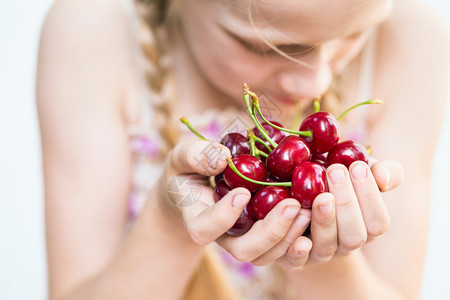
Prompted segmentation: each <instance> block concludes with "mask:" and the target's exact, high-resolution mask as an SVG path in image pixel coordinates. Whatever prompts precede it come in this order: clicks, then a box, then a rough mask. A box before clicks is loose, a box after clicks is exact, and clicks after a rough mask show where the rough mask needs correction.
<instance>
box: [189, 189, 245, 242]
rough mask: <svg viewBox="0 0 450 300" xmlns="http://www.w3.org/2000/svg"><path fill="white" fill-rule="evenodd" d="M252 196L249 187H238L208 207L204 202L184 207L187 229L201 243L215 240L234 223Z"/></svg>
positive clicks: (193, 238)
mask: <svg viewBox="0 0 450 300" xmlns="http://www.w3.org/2000/svg"><path fill="white" fill-rule="evenodd" d="M250 197H251V194H250V192H249V191H248V190H247V189H244V188H236V189H234V190H232V191H230V192H229V193H228V194H227V195H225V197H223V198H222V199H221V200H220V201H218V202H217V203H215V204H213V205H210V206H207V207H206V206H205V205H204V204H202V203H196V204H194V205H193V206H191V207H186V208H183V209H182V213H183V216H184V220H185V224H186V229H187V231H188V232H189V234H190V235H191V238H192V240H193V241H194V242H196V243H197V244H199V245H206V244H209V243H211V242H213V241H215V240H216V239H217V238H218V237H219V236H221V235H223V234H224V233H225V232H226V231H227V230H228V229H230V228H231V227H232V226H233V225H234V223H235V222H236V220H237V219H238V218H239V215H240V214H241V212H242V210H243V209H244V207H245V206H246V205H247V203H248V201H250ZM210 198H211V199H212V196H211V195H210V196H209V197H208V199H210Z"/></svg>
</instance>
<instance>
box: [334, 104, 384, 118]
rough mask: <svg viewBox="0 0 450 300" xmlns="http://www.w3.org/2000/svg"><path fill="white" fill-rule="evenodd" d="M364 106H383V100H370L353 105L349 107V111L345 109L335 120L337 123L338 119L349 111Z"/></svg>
mask: <svg viewBox="0 0 450 300" xmlns="http://www.w3.org/2000/svg"><path fill="white" fill-rule="evenodd" d="M364 104H383V100H381V99H370V100H367V101H364V102H361V103H358V104H355V105H353V106H352V107H350V108H349V109H347V110H346V111H344V112H343V113H342V114H341V115H340V116H339V117H338V118H337V120H338V121H339V120H340V119H342V118H343V117H344V116H345V115H346V114H347V113H348V112H349V111H351V110H353V109H354V108H357V107H358V106H361V105H364Z"/></svg>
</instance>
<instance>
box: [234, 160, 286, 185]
mask: <svg viewBox="0 0 450 300" xmlns="http://www.w3.org/2000/svg"><path fill="white" fill-rule="evenodd" d="M226 160H227V163H228V166H230V168H231V170H233V171H234V172H235V173H236V174H237V175H238V176H239V177H241V178H242V179H245V180H247V181H250V182H252V183H255V184H260V185H272V186H292V183H291V182H266V181H258V180H253V179H251V178H248V177H247V176H245V175H243V174H242V173H241V172H239V170H238V169H237V168H236V166H235V165H234V163H233V160H232V159H231V157H227V158H226Z"/></svg>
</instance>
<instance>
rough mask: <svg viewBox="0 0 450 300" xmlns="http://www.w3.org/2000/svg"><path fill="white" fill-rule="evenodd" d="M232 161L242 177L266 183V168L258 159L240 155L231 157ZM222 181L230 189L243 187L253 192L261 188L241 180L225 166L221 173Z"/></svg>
mask: <svg viewBox="0 0 450 300" xmlns="http://www.w3.org/2000/svg"><path fill="white" fill-rule="evenodd" d="M232 161H233V163H234V165H235V166H236V168H237V169H238V171H239V172H240V173H241V174H242V175H244V176H246V177H248V178H250V179H253V180H256V181H266V179H267V169H266V166H265V165H264V163H263V162H262V161H261V160H260V159H258V158H256V157H255V156H252V155H249V154H241V155H238V156H235V157H233V158H232ZM223 179H224V180H225V182H226V183H227V184H228V186H229V187H231V188H232V189H234V188H237V187H243V188H246V189H248V190H249V191H250V192H255V191H256V190H258V189H259V188H260V187H261V186H260V185H259V184H256V183H253V182H250V181H247V180H245V179H243V178H241V177H240V176H239V175H237V174H236V173H235V172H234V171H233V170H232V169H231V168H230V166H227V167H226V168H225V170H224V171H223Z"/></svg>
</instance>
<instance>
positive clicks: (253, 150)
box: [247, 128, 256, 156]
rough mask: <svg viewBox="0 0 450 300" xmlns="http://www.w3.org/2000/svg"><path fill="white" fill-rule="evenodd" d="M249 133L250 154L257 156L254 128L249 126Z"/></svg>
mask: <svg viewBox="0 0 450 300" xmlns="http://www.w3.org/2000/svg"><path fill="white" fill-rule="evenodd" d="M247 135H248V138H249V144H250V154H251V155H253V156H256V147H255V139H254V137H255V134H254V133H253V130H251V129H250V128H247Z"/></svg>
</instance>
